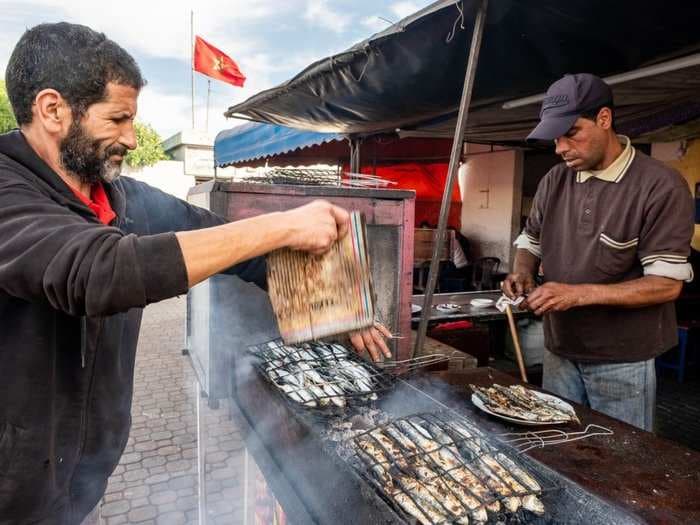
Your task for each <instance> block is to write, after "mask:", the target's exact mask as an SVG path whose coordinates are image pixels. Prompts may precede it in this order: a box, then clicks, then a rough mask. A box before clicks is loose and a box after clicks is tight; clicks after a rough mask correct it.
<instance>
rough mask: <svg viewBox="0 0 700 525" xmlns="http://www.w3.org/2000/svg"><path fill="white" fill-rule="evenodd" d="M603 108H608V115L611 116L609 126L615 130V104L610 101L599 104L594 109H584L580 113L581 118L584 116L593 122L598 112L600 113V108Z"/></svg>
mask: <svg viewBox="0 0 700 525" xmlns="http://www.w3.org/2000/svg"><path fill="white" fill-rule="evenodd" d="M603 108H608V109H609V110H610V115H611V117H612V126H611V128H612V130H613V131H615V105H614V104H613V103H612V102H608V103H606V104H601V105H600V106H598V107H597V108H596V109H591V110H588V111H584V112H583V113H581V118H585V119H588V120H592V121H593V122H595V119H596V118H597V117H598V113H600V110H601V109H603Z"/></svg>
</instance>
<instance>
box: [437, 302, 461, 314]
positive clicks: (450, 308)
mask: <svg viewBox="0 0 700 525" xmlns="http://www.w3.org/2000/svg"><path fill="white" fill-rule="evenodd" d="M435 309H436V310H437V311H438V312H442V313H444V314H453V313H455V312H459V310H460V306H459V305H458V304H454V303H442V304H439V305H437V306H436V307H435Z"/></svg>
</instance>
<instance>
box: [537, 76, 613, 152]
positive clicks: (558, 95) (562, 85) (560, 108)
mask: <svg viewBox="0 0 700 525" xmlns="http://www.w3.org/2000/svg"><path fill="white" fill-rule="evenodd" d="M612 105H613V94H612V89H610V86H608V85H607V84H606V83H605V82H604V81H603V79H602V78H599V77H597V76H595V75H591V74H590V73H579V74H576V75H565V76H564V78H560V79H559V80H557V81H556V82H555V83H554V84H552V85H551V86H549V89H548V90H547V94H546V95H545V97H544V100H543V101H542V109H540V123H539V124H537V127H535V129H533V130H532V132H530V134H529V135H528V136H527V140H529V141H530V140H533V141H534V140H554V139H556V138H559V137H561V136H563V135H566V133H567V131H569V130H570V129H571V126H573V125H574V122H576V120H577V119H578V118H579V117H580V116H581V115H582V114H584V113H586V112H589V111H592V110H595V109H598V108H600V107H603V106H608V107H612Z"/></svg>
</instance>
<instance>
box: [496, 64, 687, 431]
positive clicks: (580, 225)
mask: <svg viewBox="0 0 700 525" xmlns="http://www.w3.org/2000/svg"><path fill="white" fill-rule="evenodd" d="M540 119H541V120H540V123H539V124H538V125H537V127H536V128H535V129H534V130H533V132H532V133H531V134H530V136H529V137H528V138H529V139H531V140H544V141H554V145H555V147H556V152H557V154H558V155H560V156H561V157H562V159H563V160H564V162H562V163H561V164H558V165H556V166H555V167H553V168H552V169H551V170H550V171H549V173H547V175H545V177H544V178H543V179H542V181H541V182H540V185H539V187H538V188H537V193H536V195H535V199H534V202H533V205H532V210H531V211H530V216H529V218H528V220H527V224H526V226H525V231H524V232H523V233H522V235H520V237H519V238H518V239H517V240H516V245H517V247H518V250H517V252H516V256H515V262H514V267H513V273H511V274H510V275H509V276H508V277H507V278H506V280H505V281H504V283H503V290H504V292H505V293H506V294H507V295H509V296H510V297H516V296H521V295H527V301H526V303H525V304H526V305H527V306H528V307H529V308H530V309H531V310H532V311H534V312H535V313H536V314H537V315H543V316H544V335H545V348H546V350H545V354H544V363H543V386H544V388H546V389H548V390H551V391H552V392H554V393H556V394H559V395H561V396H563V397H566V398H568V399H571V400H573V401H576V402H578V403H582V404H585V405H588V406H590V407H592V408H593V409H595V410H598V411H601V412H604V413H606V414H608V415H609V416H612V417H615V418H617V419H621V420H623V421H626V422H627V423H630V424H632V425H635V426H637V427H639V428H642V429H645V430H652V428H653V420H654V407H655V403H656V375H655V370H654V358H655V357H656V356H658V355H659V354H661V353H662V352H665V351H666V350H668V349H670V348H671V347H673V346H674V345H675V344H676V342H677V335H676V326H677V325H676V317H675V309H674V305H673V301H674V300H675V299H676V298H677V297H678V295H679V294H680V291H681V287H682V285H683V281H688V280H691V279H692V278H693V271H692V267H691V266H690V264H689V263H688V255H689V253H690V240H691V238H692V235H693V203H692V199H691V196H690V192H689V191H688V186H687V184H686V182H685V181H684V180H683V178H682V177H681V176H680V174H679V173H678V172H676V171H675V170H673V169H671V168H669V167H668V166H666V165H664V164H663V163H662V162H659V161H657V160H654V159H652V158H650V157H648V156H647V155H645V154H644V153H642V152H641V151H638V150H636V149H635V148H634V146H632V144H631V143H630V139H629V138H628V137H625V136H622V135H617V134H616V133H615V127H614V105H613V94H612V90H611V89H610V87H609V86H608V85H607V84H606V83H605V82H604V81H603V80H601V79H600V78H598V77H596V76H594V75H590V74H586V73H583V74H578V75H566V76H565V77H564V78H562V79H560V80H558V81H556V82H555V83H554V84H552V85H551V86H550V88H549V90H548V91H547V94H546V96H545V99H544V101H543V103H542V110H541V112H540ZM540 263H541V264H542V269H543V270H544V280H545V283H544V284H543V285H542V286H540V287H538V288H535V283H534V274H535V271H536V269H537V268H538V267H539V265H540Z"/></svg>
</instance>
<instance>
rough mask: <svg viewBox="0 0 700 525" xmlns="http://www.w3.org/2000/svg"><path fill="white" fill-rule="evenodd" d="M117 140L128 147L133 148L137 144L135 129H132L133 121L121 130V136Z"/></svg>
mask: <svg viewBox="0 0 700 525" xmlns="http://www.w3.org/2000/svg"><path fill="white" fill-rule="evenodd" d="M119 142H121V143H122V145H123V146H124V147H126V148H128V149H131V150H134V149H136V146H138V141H137V140H136V130H134V124H133V122H129V123H128V124H127V125H126V127H125V128H124V130H123V131H122V136H121V139H120V140H119Z"/></svg>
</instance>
